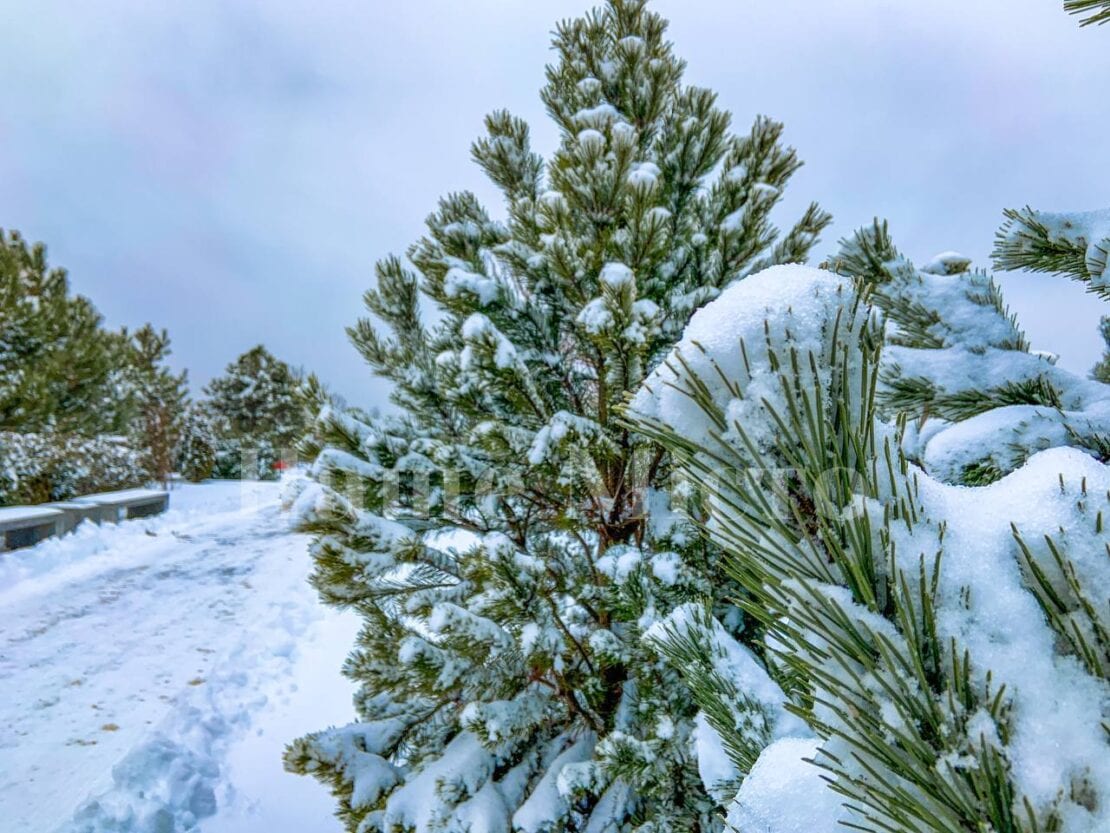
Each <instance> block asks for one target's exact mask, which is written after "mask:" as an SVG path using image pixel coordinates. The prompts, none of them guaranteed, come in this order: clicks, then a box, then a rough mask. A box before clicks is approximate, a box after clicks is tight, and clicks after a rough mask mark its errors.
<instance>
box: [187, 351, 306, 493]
mask: <svg viewBox="0 0 1110 833" xmlns="http://www.w3.org/2000/svg"><path fill="white" fill-rule="evenodd" d="M300 381H301V380H300V376H299V374H298V373H297V372H296V371H294V370H293V369H292V368H290V367H289V365H288V364H286V363H285V362H283V361H281V360H280V359H278V358H276V357H275V356H274V355H273V354H272V353H270V351H269V350H267V349H266V348H265V347H263V346H262V345H261V344H259V345H257V346H256V347H252V348H251V349H250V350H248V351H247V352H245V353H243V354H242V355H241V356H239V357H238V358H237V359H236V360H235V361H233V362H232V363H231V364H229V365H228V366H227V369H226V370H225V371H224V375H223V376H220V377H217V378H216V379H213V380H212V381H211V382H209V383H208V385H207V386H206V387H205V389H204V390H205V394H206V395H207V396H208V399H207V402H206V403H205V404H206V407H207V409H208V411H209V412H210V413H211V414H212V418H213V423H214V427H215V431H216V435H217V438H218V439H217V448H216V457H217V459H216V474H217V476H219V477H233V478H234V477H240V476H244V475H248V476H261V477H264V478H265V477H271V476H272V466H273V464H274V463H275V462H277V461H278V460H279V459H280V458H281V457H282V455H283V454H285V453H287V452H289V451H290V450H292V449H293V448H294V447H295V446H296V445H297V443H298V442H299V441H300V440H301V439H302V438H303V437H304V434H305V431H306V430H307V427H308V419H307V417H306V414H305V410H304V404H303V401H302V399H301V397H300V394H299V387H300ZM244 464H246V466H247V468H249V469H253V471H247V472H245V471H243V466H244Z"/></svg>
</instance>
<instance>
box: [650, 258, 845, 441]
mask: <svg viewBox="0 0 1110 833" xmlns="http://www.w3.org/2000/svg"><path fill="white" fill-rule="evenodd" d="M851 296H852V288H851V282H850V280H849V279H848V278H844V277H841V276H839V275H835V274H833V273H831V272H827V271H823V270H820V269H814V268H811V267H807V266H796V265H789V266H774V267H771V268H770V269H766V270H764V271H762V272H760V273H758V274H756V275H752V276H751V277H748V278H745V279H744V280H742V281H737V282H736V283H733V284H732V285H730V286H729V287H727V288H726V289H725V290H724V291H723V292H722V293H721V295H720V297H719V298H718V299H717V300H716V301H714V302H713V303H711V304H708V305H706V306H704V307H702V308H701V309H700V310H698V311H697V312H696V313H695V314H694V315H693V317H692V318H691V319H690V322H689V324H688V325H687V327H686V330H685V332H684V333H683V336H682V339H681V340H680V341H679V342H678V344H677V345H676V346H675V348H674V354H675V355H681V357H682V362H684V363H685V367H686V368H688V369H689V371H690V372H692V373H694V374H696V375H698V376H700V377H701V378H702V379H705V380H714V379H718V378H720V376H721V375H723V376H724V377H725V378H729V379H736V380H738V381H741V382H742V383H743V392H742V396H740V397H734V396H733V395H732V393H731V392H730V391H728V390H726V389H724V388H723V387H717V388H714V392H715V394H716V396H717V400H718V401H717V404H719V405H720V406H721V407H722V408H724V409H725V410H726V411H727V412H728V414H729V416H730V417H731V418H732V419H735V420H736V421H738V422H740V423H741V424H743V425H745V426H747V427H748V428H749V429H750V430H749V433H750V434H751V435H752V436H753V437H761V438H762V439H763V440H764V441H766V442H770V441H771V440H772V432H771V427H772V426H771V425H770V424H769V420H767V419H766V418H765V417H764V416H763V415H762V408H763V404H762V403H763V401H764V400H765V399H766V400H768V401H779V399H780V398H781V395H782V394H781V390H780V388H779V385H778V382H777V376H776V374H775V373H773V372H772V371H771V369H770V368H771V361H770V359H769V358H768V351H769V349H777V350H779V351H783V350H786V349H796V350H798V351H799V353H800V354H801V355H805V353H806V352H807V351H812V352H814V353H815V354H818V355H819V354H821V353H822V351H823V350H824V348H825V346H826V340H827V339H829V338H830V337H831V334H832V327H833V323H834V322H835V320H836V318H837V314H838V312H839V311H840V306H841V304H842V303H843V302H845V301H847V300H849V299H850V298H851ZM767 320H770V321H773V322H775V327H774V328H773V329H772V331H771V336H770V341H768V336H767V334H766V333H765V331H764V322H765V321H767ZM741 343H742V344H743V350H741ZM745 353H746V356H747V360H746V361H745ZM748 368H750V369H751V373H750V375H749V373H748ZM686 372H687V371H686V369H684V368H683V366H682V365H681V364H680V363H679V362H678V361H677V359H675V358H671V359H669V360H667V361H665V362H664V363H663V364H662V365H661V366H660V367H658V368H657V369H656V370H655V371H654V372H653V373H652V374H651V375H650V376H649V377H648V379H647V382H646V383H645V384H644V385H643V386H642V387H641V388H640V390H638V391H637V392H636V394H635V395H634V397H633V398H632V400H631V403H630V405H629V411H630V412H632V413H635V414H637V415H640V416H642V417H646V418H648V419H653V420H656V421H659V422H661V423H664V424H666V425H669V426H671V427H672V428H674V429H676V430H677V431H678V433H680V434H681V435H683V436H685V437H687V438H689V439H691V440H693V441H699V440H706V441H708V440H709V438H710V437H711V435H712V434H713V433H714V432H715V430H716V426H714V425H713V424H712V422H711V420H710V418H709V417H708V416H707V415H706V414H705V413H704V412H703V411H702V410H701V409H700V408H698V407H697V406H695V405H694V402H693V400H692V399H691V398H690V396H688V395H687V394H686V393H684V392H683V388H684V387H685V385H684V383H683V382H682V381H681V380H682V379H683V378H685V376H686ZM749 417H754V419H749ZM732 419H730V422H731V421H732Z"/></svg>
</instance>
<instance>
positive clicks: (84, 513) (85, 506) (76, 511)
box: [45, 500, 117, 535]
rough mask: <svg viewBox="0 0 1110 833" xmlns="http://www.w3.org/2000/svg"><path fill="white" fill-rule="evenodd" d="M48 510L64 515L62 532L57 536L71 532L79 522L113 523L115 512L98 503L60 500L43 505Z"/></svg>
mask: <svg viewBox="0 0 1110 833" xmlns="http://www.w3.org/2000/svg"><path fill="white" fill-rule="evenodd" d="M45 506H47V507H48V508H50V509H57V510H58V511H60V512H62V513H63V514H64V516H65V517H64V518H63V520H62V530H61V532H60V533H59V534H61V535H64V534H65V533H67V532H73V530H75V529H76V528H77V525H78V524H79V523H81V521H89V522H90V523H94V524H98V523H100V522H101V521H104V520H111V521H115V519H116V514H117V513H116V511H115V510H113V509H110V508H107V507H104V506H101V505H100V504H98V503H79V502H78V501H76V500H62V501H57V502H55V503H47V504H45Z"/></svg>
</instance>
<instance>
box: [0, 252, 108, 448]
mask: <svg viewBox="0 0 1110 833" xmlns="http://www.w3.org/2000/svg"><path fill="white" fill-rule="evenodd" d="M126 354H127V343H126V339H125V338H124V337H123V336H122V335H121V334H120V333H114V332H109V331H107V330H105V329H104V328H103V326H102V319H101V317H100V314H99V313H98V312H97V311H96V309H95V308H94V307H93V305H92V303H91V302H90V301H89V300H88V299H87V298H84V297H82V296H80V295H71V294H70V292H69V281H68V279H67V277H66V273H65V271H64V270H62V269H58V268H53V269H52V268H50V267H49V266H48V265H47V260H46V247H45V246H43V245H42V244H41V243H38V244H35V245H34V246H28V245H27V243H26V242H25V241H24V240H23V238H22V237H21V236H20V235H19V233H18V232H10V233H4V232H3V231H0V430H6V431H18V432H25V433H30V432H43V431H51V432H57V433H59V434H62V435H68V434H79V435H83V436H93V435H96V434H122V433H126V428H127V422H128V417H129V413H128V408H129V403H128V401H127V392H126V388H125V385H124V384H123V379H122V371H121V368H122V367H124V366H125V364H126V359H125V357H126Z"/></svg>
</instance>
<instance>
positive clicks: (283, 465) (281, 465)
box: [270, 460, 289, 471]
mask: <svg viewBox="0 0 1110 833" xmlns="http://www.w3.org/2000/svg"><path fill="white" fill-rule="evenodd" d="M270 468H272V469H273V470H274V471H285V470H286V469H287V468H289V463H287V462H285V461H284V460H274V464H273V465H272V466H270Z"/></svg>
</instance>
